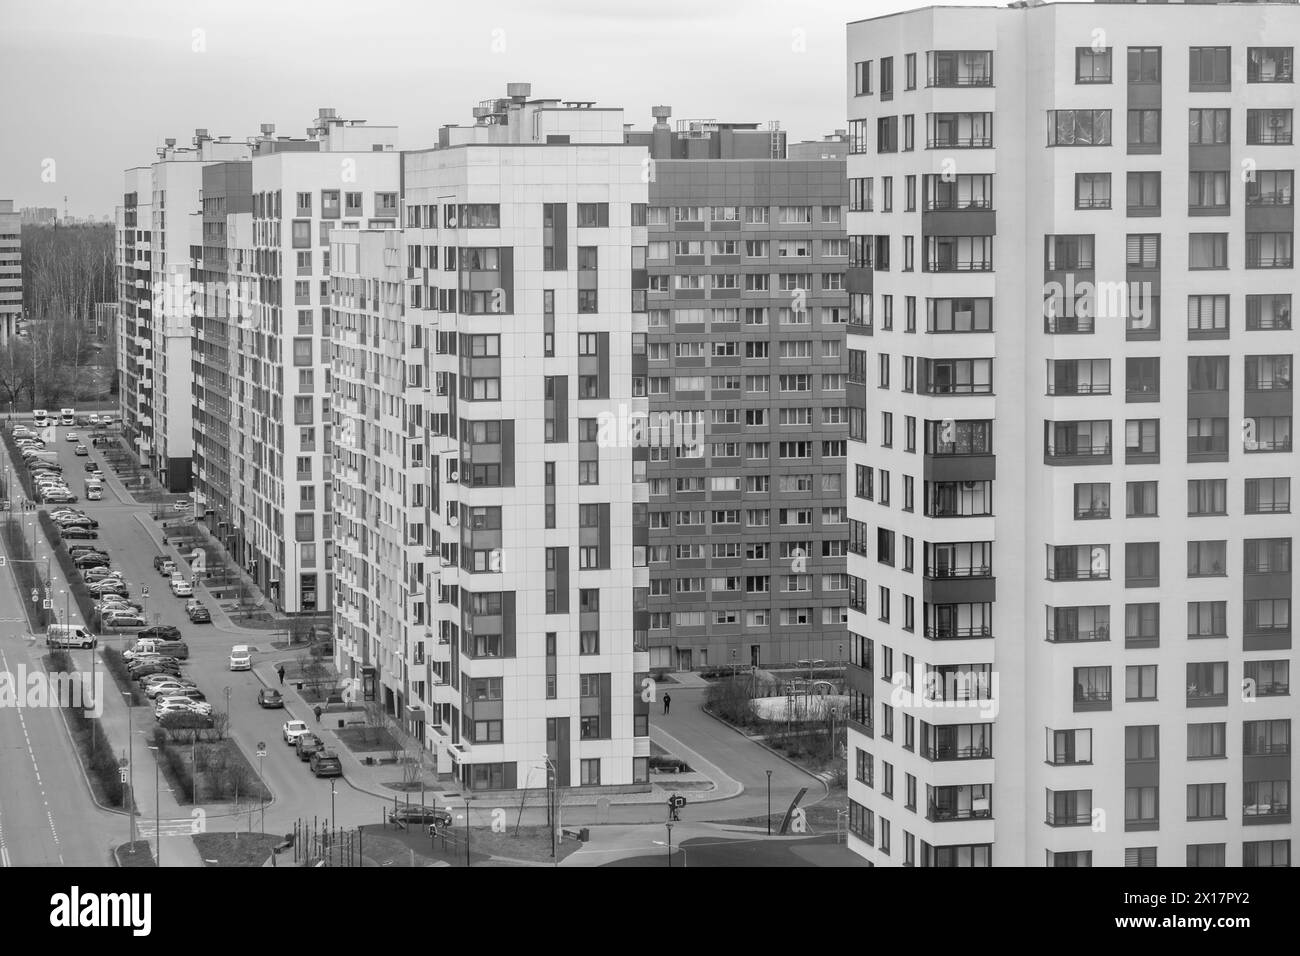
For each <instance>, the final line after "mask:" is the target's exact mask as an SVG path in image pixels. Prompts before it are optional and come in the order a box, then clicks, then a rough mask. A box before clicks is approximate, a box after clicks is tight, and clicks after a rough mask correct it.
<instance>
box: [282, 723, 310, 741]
mask: <svg viewBox="0 0 1300 956" xmlns="http://www.w3.org/2000/svg"><path fill="white" fill-rule="evenodd" d="M283 731H284V742H285V743H286V744H288V745H289V746H291V747H292V746H293V745H294V744H296V743H297V742H298V738H299V737H301V736H302V735H303V734H308V733H311V730H310V728H308V726H307V721H305V720H286V721H285V722H284V728H283Z"/></svg>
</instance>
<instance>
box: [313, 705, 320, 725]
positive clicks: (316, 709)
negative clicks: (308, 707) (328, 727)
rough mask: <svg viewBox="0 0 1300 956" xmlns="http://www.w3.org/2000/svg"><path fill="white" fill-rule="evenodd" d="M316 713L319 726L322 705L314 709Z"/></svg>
mask: <svg viewBox="0 0 1300 956" xmlns="http://www.w3.org/2000/svg"><path fill="white" fill-rule="evenodd" d="M314 711H315V714H316V723H318V724H319V723H320V715H321V709H320V704H317V705H316V707H315V708H314Z"/></svg>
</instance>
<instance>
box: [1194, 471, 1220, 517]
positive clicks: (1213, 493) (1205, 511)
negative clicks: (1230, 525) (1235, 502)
mask: <svg viewBox="0 0 1300 956" xmlns="http://www.w3.org/2000/svg"><path fill="white" fill-rule="evenodd" d="M1227 513H1228V482H1227V479H1225V478H1199V479H1191V480H1189V481H1188V482H1187V514H1188V516H1189V517H1203V516H1205V515H1223V514H1227Z"/></svg>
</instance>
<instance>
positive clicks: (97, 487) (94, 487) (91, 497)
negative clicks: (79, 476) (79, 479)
mask: <svg viewBox="0 0 1300 956" xmlns="http://www.w3.org/2000/svg"><path fill="white" fill-rule="evenodd" d="M103 497H104V486H103V485H101V484H99V483H95V484H91V483H90V482H89V481H87V482H86V500H87V501H100V500H102V499H103Z"/></svg>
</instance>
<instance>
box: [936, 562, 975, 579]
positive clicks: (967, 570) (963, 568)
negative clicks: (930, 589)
mask: <svg viewBox="0 0 1300 956" xmlns="http://www.w3.org/2000/svg"><path fill="white" fill-rule="evenodd" d="M991 573H992V568H990V567H989V566H988V565H987V564H979V565H975V564H967V565H949V566H945V567H933V566H931V567H927V568H926V569H925V576H926V577H927V578H935V579H944V578H987V577H989V576H990V574H991Z"/></svg>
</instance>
